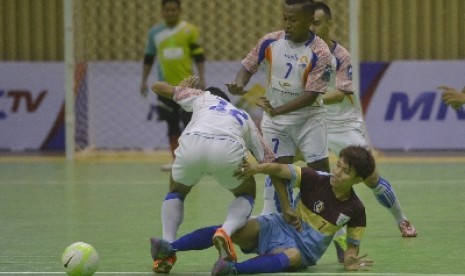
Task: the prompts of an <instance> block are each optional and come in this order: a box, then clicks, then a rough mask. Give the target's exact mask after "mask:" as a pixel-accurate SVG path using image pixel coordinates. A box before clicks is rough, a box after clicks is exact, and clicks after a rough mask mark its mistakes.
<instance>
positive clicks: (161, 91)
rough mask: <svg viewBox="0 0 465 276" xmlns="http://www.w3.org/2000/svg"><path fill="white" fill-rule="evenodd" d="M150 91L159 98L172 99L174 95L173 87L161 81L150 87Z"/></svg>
mask: <svg viewBox="0 0 465 276" xmlns="http://www.w3.org/2000/svg"><path fill="white" fill-rule="evenodd" d="M152 91H153V92H154V93H155V94H157V95H159V96H162V97H165V98H168V99H172V98H173V95H174V86H172V85H169V84H168V83H166V82H163V81H157V82H155V83H154V84H153V85H152Z"/></svg>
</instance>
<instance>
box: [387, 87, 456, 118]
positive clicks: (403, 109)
mask: <svg viewBox="0 0 465 276" xmlns="http://www.w3.org/2000/svg"><path fill="white" fill-rule="evenodd" d="M448 112H452V114H453V113H456V116H457V119H458V120H461V121H464V120H465V110H464V109H463V108H462V109H458V110H453V109H452V108H450V107H448V106H447V105H445V104H444V103H443V102H442V100H441V94H440V93H438V92H436V91H425V92H421V93H420V94H419V95H418V96H416V97H413V96H412V95H409V94H407V93H406V92H403V91H401V92H399V91H395V92H392V94H391V98H390V99H389V103H388V106H387V110H386V114H385V116H384V120H386V121H394V120H396V118H397V119H400V120H401V121H410V120H414V119H416V118H418V120H420V121H429V120H437V121H444V120H445V119H446V116H447V113H448ZM452 114H451V116H453V115H452ZM396 116H397V117H396Z"/></svg>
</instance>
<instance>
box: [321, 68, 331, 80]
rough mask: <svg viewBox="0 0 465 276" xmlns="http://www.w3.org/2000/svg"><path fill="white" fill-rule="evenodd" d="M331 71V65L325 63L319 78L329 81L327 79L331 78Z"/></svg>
mask: <svg viewBox="0 0 465 276" xmlns="http://www.w3.org/2000/svg"><path fill="white" fill-rule="evenodd" d="M331 72H333V67H332V66H331V65H330V64H328V65H326V68H325V70H324V72H323V75H322V76H321V79H322V80H324V81H326V82H329V80H330V79H331Z"/></svg>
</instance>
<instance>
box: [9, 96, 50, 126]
mask: <svg viewBox="0 0 465 276" xmlns="http://www.w3.org/2000/svg"><path fill="white" fill-rule="evenodd" d="M46 96H47V91H46V90H43V91H41V92H39V93H38V94H37V96H36V97H34V95H33V93H32V92H30V91H28V90H8V91H6V90H3V89H0V101H1V102H3V104H1V105H0V120H4V119H6V118H7V117H8V114H14V113H21V112H25V113H34V112H35V111H36V110H37V109H38V108H39V107H40V105H41V104H42V102H43V100H44V98H45V97H46ZM5 102H7V103H6V104H5ZM5 107H7V108H6V109H5ZM8 107H10V108H8Z"/></svg>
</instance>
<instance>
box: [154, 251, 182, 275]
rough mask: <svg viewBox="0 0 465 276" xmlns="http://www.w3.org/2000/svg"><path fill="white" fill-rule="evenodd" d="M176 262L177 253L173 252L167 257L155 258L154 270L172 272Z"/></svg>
mask: <svg viewBox="0 0 465 276" xmlns="http://www.w3.org/2000/svg"><path fill="white" fill-rule="evenodd" d="M174 263H176V254H174V253H173V255H171V256H168V257H166V258H163V259H156V260H154V261H153V267H152V270H153V272H156V273H170V270H171V268H173V265H174Z"/></svg>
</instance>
